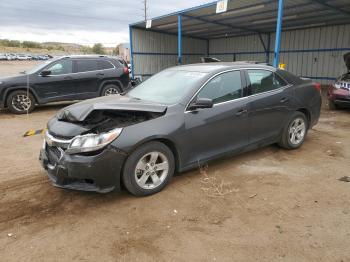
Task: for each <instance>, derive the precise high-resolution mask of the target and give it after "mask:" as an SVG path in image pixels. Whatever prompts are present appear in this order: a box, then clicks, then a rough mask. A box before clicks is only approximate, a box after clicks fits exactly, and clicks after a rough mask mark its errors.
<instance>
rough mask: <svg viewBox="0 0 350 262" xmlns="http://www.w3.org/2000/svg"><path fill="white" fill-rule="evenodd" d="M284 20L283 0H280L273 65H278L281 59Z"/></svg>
mask: <svg viewBox="0 0 350 262" xmlns="http://www.w3.org/2000/svg"><path fill="white" fill-rule="evenodd" d="M282 22H283V0H278V17H277V26H276V41H275V54H274V55H275V57H274V60H273V66H274V67H278V64H279V59H280V48H281V34H282Z"/></svg>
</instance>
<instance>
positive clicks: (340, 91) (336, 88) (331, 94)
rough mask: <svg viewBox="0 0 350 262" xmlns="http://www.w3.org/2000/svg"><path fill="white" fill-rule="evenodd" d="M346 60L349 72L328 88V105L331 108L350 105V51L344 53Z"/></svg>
mask: <svg viewBox="0 0 350 262" xmlns="http://www.w3.org/2000/svg"><path fill="white" fill-rule="evenodd" d="M344 62H345V65H346V68H347V71H348V72H347V73H346V74H344V75H342V76H340V77H339V78H338V79H337V81H336V82H335V83H334V84H332V85H330V87H329V88H328V105H329V109H331V110H335V109H337V108H339V107H350V53H347V54H345V55H344Z"/></svg>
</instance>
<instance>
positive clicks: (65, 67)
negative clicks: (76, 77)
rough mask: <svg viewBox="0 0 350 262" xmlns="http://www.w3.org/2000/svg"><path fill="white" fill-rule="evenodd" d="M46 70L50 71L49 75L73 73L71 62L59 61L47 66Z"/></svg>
mask: <svg viewBox="0 0 350 262" xmlns="http://www.w3.org/2000/svg"><path fill="white" fill-rule="evenodd" d="M46 70H48V71H51V75H63V74H70V73H72V72H73V62H72V60H61V61H58V62H56V63H54V64H53V65H51V66H49V67H48V68H47V69H46Z"/></svg>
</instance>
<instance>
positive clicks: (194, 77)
mask: <svg viewBox="0 0 350 262" xmlns="http://www.w3.org/2000/svg"><path fill="white" fill-rule="evenodd" d="M206 75H207V74H206V73H202V72H190V71H181V70H165V71H162V72H160V73H158V74H156V75H154V76H152V77H151V78H149V79H147V80H146V81H145V82H143V83H141V84H140V85H138V86H136V87H135V88H134V89H132V90H130V91H129V92H128V96H130V97H133V98H136V99H142V100H147V101H151V102H155V103H159V104H168V105H170V104H176V103H178V102H179V101H180V100H181V98H183V97H184V96H185V94H186V93H187V92H188V91H189V90H191V89H192V87H193V86H194V85H195V84H196V83H198V82H199V81H200V80H201V79H202V78H204V77H205V76H206Z"/></svg>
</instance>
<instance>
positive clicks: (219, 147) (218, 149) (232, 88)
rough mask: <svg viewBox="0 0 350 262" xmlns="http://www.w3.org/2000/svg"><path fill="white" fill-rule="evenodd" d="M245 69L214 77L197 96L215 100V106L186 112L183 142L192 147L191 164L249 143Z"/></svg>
mask: <svg viewBox="0 0 350 262" xmlns="http://www.w3.org/2000/svg"><path fill="white" fill-rule="evenodd" d="M242 86H243V85H242V76H241V72H240V71H238V70H236V71H229V72H224V73H222V74H220V75H217V76H215V77H214V78H212V79H211V80H210V81H209V82H208V83H207V84H206V85H205V86H204V87H203V88H202V89H201V90H200V91H199V93H198V94H197V96H196V97H195V98H194V99H197V98H209V99H212V100H213V103H214V106H213V107H212V108H207V109H200V110H195V111H187V112H185V130H186V131H185V132H186V135H185V136H184V140H183V141H182V142H183V143H186V147H187V148H189V150H187V152H184V154H186V156H185V158H184V159H187V160H188V163H186V164H188V165H191V164H193V163H195V162H199V161H205V160H208V159H210V158H213V157H217V156H220V155H222V154H225V153H227V152H229V151H232V150H237V149H239V148H241V147H243V146H245V145H246V144H247V142H248V132H247V128H248V121H247V113H246V112H247V107H246V99H245V98H243V89H242Z"/></svg>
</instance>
